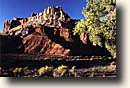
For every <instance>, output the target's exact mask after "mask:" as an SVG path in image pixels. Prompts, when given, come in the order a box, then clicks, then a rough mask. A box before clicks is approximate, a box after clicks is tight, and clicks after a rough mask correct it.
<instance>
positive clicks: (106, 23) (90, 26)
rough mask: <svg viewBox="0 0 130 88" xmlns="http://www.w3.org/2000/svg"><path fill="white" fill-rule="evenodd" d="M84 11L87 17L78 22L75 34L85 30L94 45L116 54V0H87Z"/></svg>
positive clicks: (113, 54)
mask: <svg viewBox="0 0 130 88" xmlns="http://www.w3.org/2000/svg"><path fill="white" fill-rule="evenodd" d="M82 13H83V15H84V16H85V19H82V20H80V21H79V22H78V23H77V25H76V26H75V28H74V31H73V32H74V34H76V33H78V34H80V33H82V32H85V33H86V34H87V35H88V36H89V40H90V42H92V44H93V45H94V46H96V45H98V46H100V47H105V48H106V49H107V50H108V51H109V52H110V53H111V55H112V56H116V0H87V5H86V7H85V8H84V9H83V11H82Z"/></svg>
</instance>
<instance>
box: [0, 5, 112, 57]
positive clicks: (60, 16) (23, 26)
mask: <svg viewBox="0 0 130 88" xmlns="http://www.w3.org/2000/svg"><path fill="white" fill-rule="evenodd" d="M76 22H77V20H74V19H71V18H70V16H69V15H67V14H66V13H65V12H64V11H63V9H62V7H54V6H51V7H48V8H47V9H45V10H44V11H43V12H41V13H37V14H35V13H32V16H30V17H27V18H14V19H13V20H8V21H6V22H5V23H4V28H3V32H2V33H1V34H0V42H1V44H0V47H1V51H0V53H28V54H44V55H60V56H65V55H109V53H108V52H107V51H106V50H105V49H99V47H94V46H92V45H91V44H90V42H89V39H88V38H87V35H85V34H84V33H83V34H81V35H80V36H78V35H76V36H74V35H73V33H72V31H73V28H74V27H75V23H76Z"/></svg>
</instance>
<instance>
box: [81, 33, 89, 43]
mask: <svg viewBox="0 0 130 88" xmlns="http://www.w3.org/2000/svg"><path fill="white" fill-rule="evenodd" d="M80 40H81V41H82V42H83V43H84V44H87V34H86V33H84V32H82V33H81V34H80Z"/></svg>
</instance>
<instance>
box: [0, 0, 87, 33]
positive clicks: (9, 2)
mask: <svg viewBox="0 0 130 88" xmlns="http://www.w3.org/2000/svg"><path fill="white" fill-rule="evenodd" d="M52 5H54V6H60V5H61V6H62V7H63V9H64V11H65V12H66V13H68V15H69V16H70V17H71V18H73V19H82V18H84V16H83V15H82V9H83V7H85V6H86V0H0V31H2V29H3V24H4V22H5V21H6V20H11V19H13V18H14V17H28V16H30V15H31V13H32V12H35V13H39V12H42V11H43V10H44V9H46V8H47V7H48V6H52Z"/></svg>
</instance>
